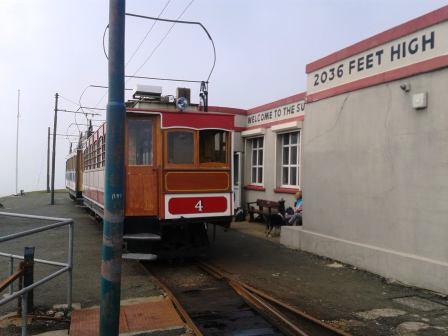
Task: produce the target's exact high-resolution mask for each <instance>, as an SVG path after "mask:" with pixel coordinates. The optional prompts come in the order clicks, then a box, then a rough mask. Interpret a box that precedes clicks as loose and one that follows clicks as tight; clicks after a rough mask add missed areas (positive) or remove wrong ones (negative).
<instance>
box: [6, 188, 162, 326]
mask: <svg viewBox="0 0 448 336" xmlns="http://www.w3.org/2000/svg"><path fill="white" fill-rule="evenodd" d="M55 196H56V205H53V206H51V205H49V200H50V197H49V194H47V193H43V192H35V193H29V194H27V195H26V196H24V197H7V198H3V199H1V200H0V202H1V203H2V204H3V205H4V206H5V208H4V209H2V211H9V212H19V213H25V214H34V215H45V216H56V217H69V218H73V219H74V221H75V229H74V268H73V302H78V303H80V304H81V306H82V307H90V306H94V305H98V304H99V295H100V278H101V241H102V227H101V224H100V223H98V222H97V221H95V220H94V219H93V218H92V217H91V216H90V215H89V214H88V213H87V211H86V210H85V209H84V208H82V207H80V206H77V205H76V204H75V203H74V202H73V201H72V200H70V199H69V197H68V195H67V193H65V192H64V193H56V195H55ZM45 224H47V223H45V222H43V221H36V220H23V219H20V220H19V219H15V220H12V219H11V218H9V217H2V216H0V236H3V235H5V234H9V233H13V232H19V231H23V230H27V229H31V228H33V227H36V226H40V225H45ZM25 246H35V248H36V252H35V257H36V258H42V259H50V260H54V261H60V262H64V261H65V260H66V255H67V250H66V249H67V228H61V229H57V230H52V231H47V232H45V233H39V234H36V235H34V236H31V237H25V238H21V239H18V240H14V241H12V242H6V243H1V244H0V251H1V252H6V253H14V254H19V255H21V254H23V248H24V247H25ZM8 261H9V260H7V259H5V258H1V257H0V279H3V278H4V277H6V276H7V275H8V274H9V273H8V272H9V263H8ZM54 270H55V268H54V267H51V266H45V265H39V264H37V265H36V266H35V279H40V278H42V277H43V276H44V275H46V274H48V273H49V272H50V271H54ZM122 272H123V273H122V290H121V295H122V299H129V298H138V297H147V296H157V295H160V294H161V292H160V290H159V289H158V288H157V287H156V286H155V285H154V284H153V283H151V281H150V278H149V277H148V274H147V271H146V270H145V269H144V268H143V267H142V266H141V264H139V263H138V262H134V261H132V262H125V263H123V269H122ZM66 284H67V275H66V274H63V275H61V276H59V277H57V278H55V279H53V280H51V281H50V282H48V283H47V284H45V285H42V286H41V287H38V288H37V289H36V290H35V292H34V301H35V305H36V306H38V307H39V308H40V309H41V310H45V309H50V308H51V307H52V306H53V305H54V304H61V303H66ZM5 292H6V291H5ZM5 292H3V293H2V294H5ZM2 294H0V295H2ZM16 307H17V301H15V302H11V303H9V304H7V305H5V306H2V307H0V315H3V314H5V313H7V312H11V311H15V310H16ZM42 331H45V330H42ZM0 334H1V335H3V334H2V332H1V330H0ZM7 335H15V333H12V332H11V333H10V334H7Z"/></svg>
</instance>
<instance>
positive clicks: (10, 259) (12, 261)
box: [9, 256, 14, 294]
mask: <svg viewBox="0 0 448 336" xmlns="http://www.w3.org/2000/svg"><path fill="white" fill-rule="evenodd" d="M13 273H14V257H13V256H10V257H9V275H12V274H13ZM13 292H14V282H11V284H10V285H9V294H12V293H13Z"/></svg>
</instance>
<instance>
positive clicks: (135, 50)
mask: <svg viewBox="0 0 448 336" xmlns="http://www.w3.org/2000/svg"><path fill="white" fill-rule="evenodd" d="M171 1H172V0H168V1H167V2H166V3H165V6H163V8H162V10H161V11H160V13H159V15H158V16H157V17H158V18H160V17H161V16H162V15H163V13H165V11H166V9H167V8H168V5H169V4H170V3H171ZM193 1H194V0H193ZM156 24H157V21H154V23H153V24H152V26H151V27H150V28H149V30H148V31H147V32H146V34H145V36H144V37H143V39H142V40H141V41H140V43H139V44H138V46H137V48H136V49H134V52H133V53H132V55H131V57H130V58H129V59H128V61H127V62H126V64H125V68H126V67H127V65H128V64H129V63H130V62H131V61H132V59H133V58H134V57H135V55H136V54H137V52H138V50H139V49H140V47H141V46H142V45H143V43H144V42H145V41H146V39H147V38H148V36H149V34H151V32H152V30H153V29H154V27H155V25H156ZM108 27H109V25H107V26H106V28H105V29H104V34H103V51H104V55H105V56H106V58H107V59H109V57H108V55H107V52H106V46H105V37H106V31H107V29H108ZM126 83H127V82H126ZM106 95H107V91H106V92H105V93H104V94H103V95H102V96H101V98H100V100H99V101H98V102H97V103H96V105H95V107H97V106H98V105H99V104H101V102H102V101H103V99H104V98H105V97H106Z"/></svg>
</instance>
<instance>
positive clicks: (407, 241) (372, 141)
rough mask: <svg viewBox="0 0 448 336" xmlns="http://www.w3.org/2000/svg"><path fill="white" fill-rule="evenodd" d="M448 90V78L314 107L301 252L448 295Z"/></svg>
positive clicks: (310, 109) (307, 130)
mask: <svg viewBox="0 0 448 336" xmlns="http://www.w3.org/2000/svg"><path fill="white" fill-rule="evenodd" d="M404 82H408V83H410V84H411V91H410V92H409V93H405V92H403V91H402V90H401V89H400V84H402V83H404ZM447 88H448V70H446V69H445V70H439V71H436V72H431V73H427V74H422V75H418V76H415V77H413V78H409V79H404V80H399V81H395V82H391V83H389V84H382V85H378V86H375V87H370V88H367V89H363V90H359V91H356V92H352V93H347V94H343V95H339V96H336V97H332V98H328V99H324V100H321V101H318V102H315V103H311V104H308V105H307V113H306V117H305V123H304V134H303V136H302V141H303V142H302V143H303V161H302V162H303V169H302V170H303V180H302V182H303V185H304V186H305V188H304V227H303V231H302V233H301V236H302V237H301V239H300V245H301V246H300V248H302V249H305V250H309V251H311V252H315V253H318V254H324V255H327V256H329V257H333V258H336V259H340V260H342V261H346V262H349V263H351V264H354V265H357V266H360V267H363V268H365V269H368V270H371V271H373V272H376V273H379V274H381V275H384V276H387V277H394V278H398V279H399V280H402V281H405V282H408V283H411V284H414V285H417V286H422V287H426V288H430V289H434V290H439V291H444V292H448V281H447V279H448V277H447V276H448V243H447V241H448V108H447V103H448V91H447ZM419 92H428V108H427V109H424V110H415V109H413V108H412V106H411V96H412V94H414V93H419Z"/></svg>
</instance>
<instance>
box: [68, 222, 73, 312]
mask: <svg viewBox="0 0 448 336" xmlns="http://www.w3.org/2000/svg"><path fill="white" fill-rule="evenodd" d="M67 259H68V260H67V264H68V266H69V269H68V285H67V308H68V310H72V302H73V300H72V293H73V291H72V288H73V222H71V223H70V224H69V225H68V256H67Z"/></svg>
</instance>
